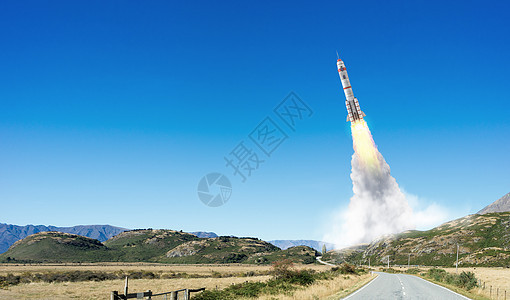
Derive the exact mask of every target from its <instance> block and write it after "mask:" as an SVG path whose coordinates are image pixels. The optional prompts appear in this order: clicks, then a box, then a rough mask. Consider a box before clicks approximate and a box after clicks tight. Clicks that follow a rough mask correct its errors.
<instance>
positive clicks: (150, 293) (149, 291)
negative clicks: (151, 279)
mask: <svg viewBox="0 0 510 300" xmlns="http://www.w3.org/2000/svg"><path fill="white" fill-rule="evenodd" d="M147 293H148V294H149V297H148V298H147V299H152V297H151V296H152V291H151V290H148V291H147Z"/></svg>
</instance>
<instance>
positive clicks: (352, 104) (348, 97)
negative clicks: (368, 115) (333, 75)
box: [336, 58, 365, 123]
mask: <svg viewBox="0 0 510 300" xmlns="http://www.w3.org/2000/svg"><path fill="white" fill-rule="evenodd" d="M336 66H337V67H338V75H340V80H341V81H342V87H343V88H344V94H345V106H346V107H347V120H346V121H347V122H349V121H351V123H352V122H354V121H358V120H363V117H364V116H365V113H364V112H362V111H361V108H360V107H359V102H358V99H357V98H356V97H354V94H353V92H352V87H351V82H350V81H349V76H348V75H347V70H346V69H345V64H344V62H343V61H342V60H341V59H340V58H338V60H337V61H336Z"/></svg>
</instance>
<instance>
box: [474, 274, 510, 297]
mask: <svg viewBox="0 0 510 300" xmlns="http://www.w3.org/2000/svg"><path fill="white" fill-rule="evenodd" d="M478 292H479V293H480V294H482V295H484V296H487V297H489V299H496V300H507V299H510V289H508V288H502V287H499V286H495V285H492V284H491V283H487V282H485V281H483V280H480V279H479V280H478ZM507 297H508V298H507Z"/></svg>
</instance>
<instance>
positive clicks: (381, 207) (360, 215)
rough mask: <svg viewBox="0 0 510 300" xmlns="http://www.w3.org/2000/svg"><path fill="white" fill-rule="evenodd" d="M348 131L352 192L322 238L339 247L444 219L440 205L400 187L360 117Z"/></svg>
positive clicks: (419, 227) (427, 226)
mask: <svg viewBox="0 0 510 300" xmlns="http://www.w3.org/2000/svg"><path fill="white" fill-rule="evenodd" d="M351 132H352V138H353V147H354V151H355V153H354V154H353V156H352V160H351V165H352V170H351V179H352V185H353V187H352V190H353V192H354V195H353V196H352V198H351V199H350V203H349V206H348V207H347V208H344V209H342V210H339V211H337V212H336V213H335V214H334V216H333V224H332V226H331V225H330V226H329V230H328V232H327V233H326V234H325V236H324V237H323V240H324V241H328V242H332V243H334V244H336V245H337V248H343V247H347V246H351V245H355V244H359V243H370V242H371V241H373V240H376V239H378V238H380V237H381V236H383V235H386V234H392V233H399V232H402V231H405V230H409V229H415V228H418V229H421V230H423V229H430V228H431V227H434V226H437V225H439V224H441V223H443V222H445V221H446V220H448V217H449V216H450V214H449V213H448V212H447V210H446V209H444V208H443V207H441V206H439V205H437V204H436V203H431V204H428V205H424V201H420V200H419V199H418V197H417V196H414V195H411V194H406V193H404V192H403V191H402V190H401V189H400V187H399V186H398V184H397V181H396V180H395V178H393V177H392V176H391V173H390V166H389V165H388V164H387V163H386V161H385V160H384V157H383V156H382V154H381V153H380V152H379V150H378V149H377V146H376V145H375V142H374V140H373V138H372V134H371V133H370V130H369V128H368V126H367V124H366V122H365V121H364V120H360V121H356V122H354V123H353V124H351Z"/></svg>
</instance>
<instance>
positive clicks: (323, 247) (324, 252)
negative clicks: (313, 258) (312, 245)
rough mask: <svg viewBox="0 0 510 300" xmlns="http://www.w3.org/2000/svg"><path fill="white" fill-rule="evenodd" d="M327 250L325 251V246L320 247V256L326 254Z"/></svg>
mask: <svg viewBox="0 0 510 300" xmlns="http://www.w3.org/2000/svg"><path fill="white" fill-rule="evenodd" d="M327 251H328V249H326V244H324V245H322V255H324V254H326V252H327Z"/></svg>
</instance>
